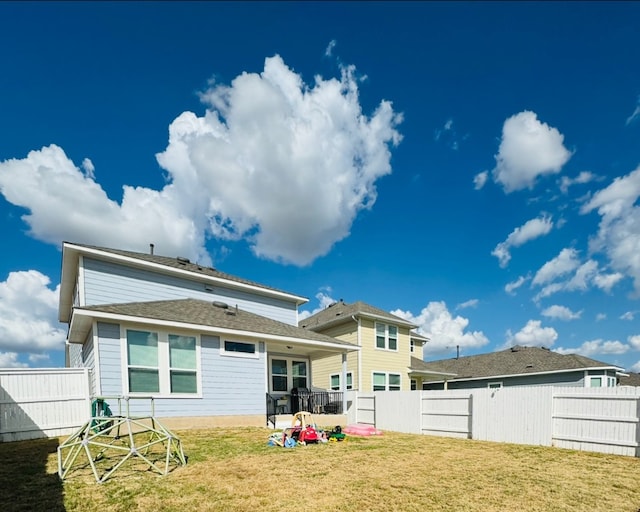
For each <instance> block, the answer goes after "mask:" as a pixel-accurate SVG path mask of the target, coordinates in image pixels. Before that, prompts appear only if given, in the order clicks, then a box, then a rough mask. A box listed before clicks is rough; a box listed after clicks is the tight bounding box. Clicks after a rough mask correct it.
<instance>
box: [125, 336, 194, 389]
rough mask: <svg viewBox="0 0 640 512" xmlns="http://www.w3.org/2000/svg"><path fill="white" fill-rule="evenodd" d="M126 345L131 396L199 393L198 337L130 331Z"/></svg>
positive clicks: (128, 382)
mask: <svg viewBox="0 0 640 512" xmlns="http://www.w3.org/2000/svg"><path fill="white" fill-rule="evenodd" d="M126 342H127V361H126V364H127V384H128V392H129V393H140V394H161V395H172V394H190V395H193V394H197V393H198V380H199V378H198V363H197V360H198V358H197V351H198V342H197V339H196V337H195V336H181V335H177V334H169V333H164V332H153V331H139V330H135V329H127V331H126Z"/></svg>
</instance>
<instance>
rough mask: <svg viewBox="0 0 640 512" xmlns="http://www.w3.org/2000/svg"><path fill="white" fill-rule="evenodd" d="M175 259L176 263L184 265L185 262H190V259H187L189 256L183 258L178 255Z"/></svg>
mask: <svg viewBox="0 0 640 512" xmlns="http://www.w3.org/2000/svg"><path fill="white" fill-rule="evenodd" d="M176 260H178V263H180V264H181V265H186V264H187V263H191V261H189V258H183V257H182V256H178V257H177V258H176Z"/></svg>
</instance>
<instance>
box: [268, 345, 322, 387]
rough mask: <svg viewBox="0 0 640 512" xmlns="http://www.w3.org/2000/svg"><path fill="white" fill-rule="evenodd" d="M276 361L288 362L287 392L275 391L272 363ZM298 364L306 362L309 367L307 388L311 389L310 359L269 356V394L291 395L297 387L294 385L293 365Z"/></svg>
mask: <svg viewBox="0 0 640 512" xmlns="http://www.w3.org/2000/svg"><path fill="white" fill-rule="evenodd" d="M274 359H278V360H281V361H286V362H287V390H286V391H274V390H273V373H272V361H273V360H274ZM294 361H295V362H298V363H301V362H304V363H305V364H306V365H307V375H306V377H307V385H306V387H307V388H308V389H311V362H310V361H309V359H307V358H305V357H292V356H279V355H273V356H269V362H268V364H269V366H268V369H267V373H268V378H269V383H268V384H269V393H276V394H277V393H291V390H292V389H293V388H294V387H295V386H294V385H293V363H294Z"/></svg>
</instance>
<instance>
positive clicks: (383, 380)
mask: <svg viewBox="0 0 640 512" xmlns="http://www.w3.org/2000/svg"><path fill="white" fill-rule="evenodd" d="M401 386H402V377H401V376H400V374H399V373H386V372H373V390H374V391H400V389H401Z"/></svg>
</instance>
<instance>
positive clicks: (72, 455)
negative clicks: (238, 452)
mask: <svg viewBox="0 0 640 512" xmlns="http://www.w3.org/2000/svg"><path fill="white" fill-rule="evenodd" d="M107 400H112V401H113V400H117V402H118V414H117V415H114V414H112V412H111V409H110V407H109V404H108V403H107ZM131 400H147V401H150V406H151V407H150V411H151V415H149V416H144V415H143V416H132V415H131V410H130V405H129V402H130V401H131ZM123 402H124V403H125V404H126V407H125V410H124V414H123V409H122V405H123ZM154 415H155V406H154V401H153V397H126V396H113V397H108V396H100V397H95V398H94V399H93V400H92V403H91V418H90V419H89V420H88V421H87V422H86V423H85V424H84V425H82V427H80V428H79V429H78V430H77V431H76V432H75V433H74V434H73V435H71V436H70V437H69V438H68V439H67V440H65V441H64V442H63V443H62V444H60V446H58V475H59V476H60V478H61V479H62V480H64V479H65V478H66V477H67V476H68V475H69V474H70V473H73V472H74V471H76V470H78V471H80V470H83V469H86V468H87V467H90V468H91V470H92V472H93V475H94V476H95V479H96V481H97V482H98V483H103V482H105V481H106V480H107V479H108V478H110V477H111V476H112V475H113V474H114V473H115V472H116V471H117V470H118V469H120V468H122V467H124V466H126V467H129V468H132V469H134V470H138V469H145V470H152V471H155V472H157V473H159V474H160V475H166V474H168V473H169V472H170V471H171V470H172V469H175V467H178V466H184V465H185V464H186V463H187V457H186V456H185V454H184V451H183V449H182V443H181V441H180V439H179V438H178V437H177V436H176V435H175V434H173V433H172V432H171V431H170V430H168V429H167V428H165V427H164V426H163V425H162V424H161V423H160V422H159V421H158V420H157V419H156V418H155V417H154Z"/></svg>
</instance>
